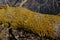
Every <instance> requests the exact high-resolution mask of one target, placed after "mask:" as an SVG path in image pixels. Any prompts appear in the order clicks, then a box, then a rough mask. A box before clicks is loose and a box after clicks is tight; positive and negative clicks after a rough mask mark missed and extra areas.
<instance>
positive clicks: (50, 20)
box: [0, 7, 60, 37]
mask: <svg viewBox="0 0 60 40" xmlns="http://www.w3.org/2000/svg"><path fill="white" fill-rule="evenodd" d="M58 21H60V16H57V15H48V14H39V13H36V12H32V11H30V10H27V9H25V8H22V7H7V8H6V9H5V8H2V9H0V23H1V22H2V23H3V24H2V26H4V27H8V26H9V24H8V23H10V26H11V27H24V28H25V29H28V30H32V31H33V32H34V33H37V34H38V35H39V36H45V35H46V36H50V37H53V35H54V32H55V31H56V29H55V27H54V25H55V24H56V23H57V22H58ZM21 25H22V26H21Z"/></svg>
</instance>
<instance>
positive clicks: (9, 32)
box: [0, 27, 52, 40]
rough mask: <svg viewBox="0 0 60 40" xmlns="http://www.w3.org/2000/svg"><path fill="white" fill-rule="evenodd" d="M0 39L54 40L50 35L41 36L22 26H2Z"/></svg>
mask: <svg viewBox="0 0 60 40" xmlns="http://www.w3.org/2000/svg"><path fill="white" fill-rule="evenodd" d="M0 40H52V38H49V37H40V36H38V35H37V34H35V33H33V32H32V31H27V30H24V29H20V28H17V29H15V28H10V29H8V28H6V27H4V28H2V27H0Z"/></svg>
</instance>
